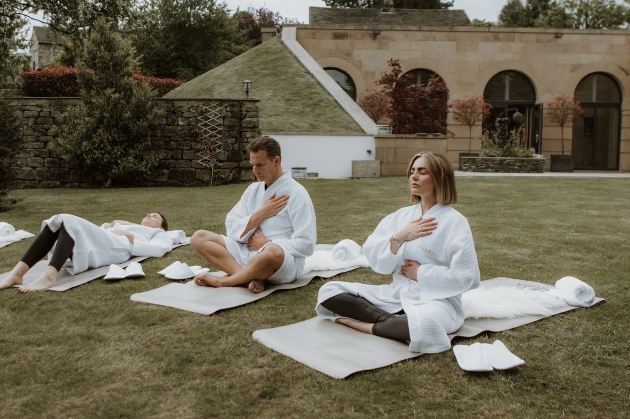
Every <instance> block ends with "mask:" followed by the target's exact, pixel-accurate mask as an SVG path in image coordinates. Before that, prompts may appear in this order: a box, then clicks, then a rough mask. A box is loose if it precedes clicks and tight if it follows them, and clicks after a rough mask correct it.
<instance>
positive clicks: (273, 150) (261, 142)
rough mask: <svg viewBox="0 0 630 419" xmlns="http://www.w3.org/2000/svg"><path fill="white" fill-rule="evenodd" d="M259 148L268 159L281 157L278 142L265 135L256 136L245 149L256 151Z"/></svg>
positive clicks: (251, 151)
mask: <svg viewBox="0 0 630 419" xmlns="http://www.w3.org/2000/svg"><path fill="white" fill-rule="evenodd" d="M260 150H265V151H266V152H267V157H269V159H273V158H274V157H276V156H278V157H282V156H281V153H280V144H278V142H277V141H276V140H274V139H273V138H271V137H269V136H267V135H263V136H262V137H258V138H256V139H255V140H254V141H252V142H251V143H249V145H248V146H247V151H249V152H250V153H257V152H259V151H260Z"/></svg>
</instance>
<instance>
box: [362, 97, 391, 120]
mask: <svg viewBox="0 0 630 419" xmlns="http://www.w3.org/2000/svg"><path fill="white" fill-rule="evenodd" d="M357 105H359V106H360V107H361V109H363V112H365V113H366V114H367V116H369V117H370V119H371V120H372V121H374V122H375V123H377V124H378V121H379V120H380V119H381V118H382V117H384V116H385V115H387V111H388V109H389V106H390V105H389V98H388V97H387V95H386V94H385V93H383V92H370V93H368V94H367V95H365V96H363V97H362V98H361V99H359V100H357Z"/></svg>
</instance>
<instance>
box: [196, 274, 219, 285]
mask: <svg viewBox="0 0 630 419" xmlns="http://www.w3.org/2000/svg"><path fill="white" fill-rule="evenodd" d="M225 278H226V277H219V276H214V275H210V274H209V273H205V274H201V275H197V276H196V277H195V279H194V281H195V285H199V286H200V287H216V288H219V287H222V286H223V285H224V284H223V280H224V279H225Z"/></svg>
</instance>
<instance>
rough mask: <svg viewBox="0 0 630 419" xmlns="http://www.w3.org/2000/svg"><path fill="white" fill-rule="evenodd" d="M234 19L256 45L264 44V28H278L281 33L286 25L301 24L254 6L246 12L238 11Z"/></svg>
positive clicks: (295, 20) (233, 16)
mask: <svg viewBox="0 0 630 419" xmlns="http://www.w3.org/2000/svg"><path fill="white" fill-rule="evenodd" d="M232 19H234V21H235V22H236V24H237V26H238V28H239V29H240V30H242V31H245V32H247V39H249V40H250V41H252V42H253V43H254V45H260V44H261V43H262V31H261V29H262V28H276V30H277V31H280V30H282V25H284V24H287V23H296V24H299V23H300V22H299V21H298V20H297V19H293V18H284V17H282V15H280V13H278V12H274V11H272V10H269V9H267V8H265V7H260V8H258V9H255V8H254V7H253V6H249V7H248V8H247V10H244V11H241V10H236V12H234V15H232Z"/></svg>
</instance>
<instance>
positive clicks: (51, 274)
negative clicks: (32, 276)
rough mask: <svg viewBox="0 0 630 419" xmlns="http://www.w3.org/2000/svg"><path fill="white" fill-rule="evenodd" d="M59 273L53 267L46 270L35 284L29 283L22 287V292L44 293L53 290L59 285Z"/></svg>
mask: <svg viewBox="0 0 630 419" xmlns="http://www.w3.org/2000/svg"><path fill="white" fill-rule="evenodd" d="M58 274H59V271H57V270H56V269H55V268H53V267H52V266H49V267H47V268H46V269H44V272H43V273H42V274H41V275H40V276H39V278H37V279H36V280H35V281H33V282H29V283H28V284H26V285H22V286H21V287H19V288H20V292H33V291H43V290H47V289H48V288H52V287H54V286H55V284H56V283H57V275H58Z"/></svg>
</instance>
